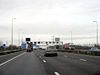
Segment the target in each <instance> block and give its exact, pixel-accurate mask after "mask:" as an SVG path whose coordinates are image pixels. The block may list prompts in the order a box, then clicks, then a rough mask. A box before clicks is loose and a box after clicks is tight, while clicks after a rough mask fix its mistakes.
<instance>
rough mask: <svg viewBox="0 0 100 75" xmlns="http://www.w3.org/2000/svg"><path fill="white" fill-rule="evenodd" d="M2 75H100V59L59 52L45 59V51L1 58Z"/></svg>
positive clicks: (15, 54) (20, 53)
mask: <svg viewBox="0 0 100 75" xmlns="http://www.w3.org/2000/svg"><path fill="white" fill-rule="evenodd" d="M0 75H100V57H99V56H89V55H81V54H72V53H66V52H58V56H57V57H44V51H43V50H35V51H33V52H25V51H23V52H17V53H12V54H8V55H3V56H0Z"/></svg>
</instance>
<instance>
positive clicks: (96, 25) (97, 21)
mask: <svg viewBox="0 0 100 75" xmlns="http://www.w3.org/2000/svg"><path fill="white" fill-rule="evenodd" d="M93 22H95V23H96V26H97V29H96V43H97V46H98V21H93Z"/></svg>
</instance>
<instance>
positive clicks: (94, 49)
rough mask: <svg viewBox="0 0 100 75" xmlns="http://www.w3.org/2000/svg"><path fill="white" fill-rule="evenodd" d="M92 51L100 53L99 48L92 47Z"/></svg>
mask: <svg viewBox="0 0 100 75" xmlns="http://www.w3.org/2000/svg"><path fill="white" fill-rule="evenodd" d="M90 51H100V49H98V48H97V47H92V48H91V49H90Z"/></svg>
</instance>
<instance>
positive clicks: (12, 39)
mask: <svg viewBox="0 0 100 75" xmlns="http://www.w3.org/2000/svg"><path fill="white" fill-rule="evenodd" d="M15 19H16V18H12V24H11V45H12V46H13V20H15Z"/></svg>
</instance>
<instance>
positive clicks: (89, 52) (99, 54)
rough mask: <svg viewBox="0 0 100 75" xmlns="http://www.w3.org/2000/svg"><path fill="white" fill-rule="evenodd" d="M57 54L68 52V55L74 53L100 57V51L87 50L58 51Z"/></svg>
mask: <svg viewBox="0 0 100 75" xmlns="http://www.w3.org/2000/svg"><path fill="white" fill-rule="evenodd" d="M58 51H59V52H68V53H76V54H85V55H93V56H100V51H89V50H64V49H62V50H58Z"/></svg>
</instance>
